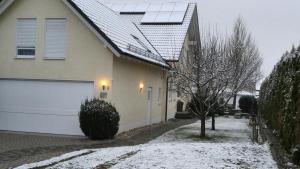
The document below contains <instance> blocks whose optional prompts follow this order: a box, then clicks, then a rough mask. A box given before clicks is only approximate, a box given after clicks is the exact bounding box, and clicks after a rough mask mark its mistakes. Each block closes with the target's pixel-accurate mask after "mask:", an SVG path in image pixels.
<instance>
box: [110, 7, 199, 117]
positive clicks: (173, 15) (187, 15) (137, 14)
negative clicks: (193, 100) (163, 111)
mask: <svg viewBox="0 0 300 169" xmlns="http://www.w3.org/2000/svg"><path fill="white" fill-rule="evenodd" d="M105 5H106V6H108V7H109V8H111V9H112V10H113V11H115V12H117V13H119V14H120V16H121V17H122V18H124V19H128V20H130V21H132V22H133V23H134V24H135V25H136V26H137V27H138V28H139V30H141V32H142V33H143V35H145V37H146V38H147V39H148V40H149V42H150V43H151V44H152V45H153V46H154V48H155V49H156V50H157V51H158V52H159V53H160V54H161V56H162V57H163V58H164V60H166V61H167V62H168V63H169V64H170V65H171V66H172V65H173V64H179V63H178V62H180V61H181V60H180V59H182V58H183V57H188V56H189V55H191V54H192V51H194V47H196V46H195V45H197V43H198V42H199V40H200V39H199V38H200V35H199V25H198V13H197V6H196V4H194V3H189V4H188V3H183V2H182V3H178V2H177V3H172V2H169V3H157V2H156V3H147V2H143V3H124V2H114V3H105ZM168 84H169V87H168V89H169V92H168V94H169V95H168V102H167V104H168V113H167V114H168V117H167V118H168V119H169V118H174V116H175V113H176V111H177V108H176V105H177V100H178V99H181V98H180V92H178V91H177V87H176V85H174V84H173V83H172V80H171V79H170V80H169V83H168ZM181 100H182V99H181Z"/></svg>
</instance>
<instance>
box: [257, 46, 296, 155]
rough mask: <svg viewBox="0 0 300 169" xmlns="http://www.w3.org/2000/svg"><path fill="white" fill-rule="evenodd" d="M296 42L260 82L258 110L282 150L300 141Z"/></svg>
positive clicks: (288, 148)
mask: <svg viewBox="0 0 300 169" xmlns="http://www.w3.org/2000/svg"><path fill="white" fill-rule="evenodd" d="M299 103H300V46H299V47H298V48H297V50H295V49H293V50H292V51H291V52H287V53H285V54H284V55H283V56H282V58H281V60H280V62H279V63H278V64H277V65H276V66H275V67H274V69H273V71H272V73H271V74H270V75H269V77H267V78H266V79H265V81H264V82H263V83H262V85H261V89H260V96H259V110H260V112H261V113H262V115H263V116H264V118H265V119H267V120H268V121H269V123H270V125H271V127H273V128H274V129H276V130H278V131H279V137H280V139H281V140H280V141H281V143H282V145H283V146H284V147H285V149H286V150H288V151H289V150H290V149H291V148H292V147H293V146H295V145H297V144H300V137H299V130H298V129H299V128H300V123H299V121H300V116H299V115H298V113H299V110H300V104H299Z"/></svg>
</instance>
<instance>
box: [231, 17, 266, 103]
mask: <svg viewBox="0 0 300 169" xmlns="http://www.w3.org/2000/svg"><path fill="white" fill-rule="evenodd" d="M228 45H229V46H228V47H229V53H228V54H229V57H230V62H231V63H232V65H231V66H230V67H232V71H231V73H230V77H231V86H230V89H231V92H232V93H233V98H234V99H233V108H235V107H236V101H237V100H236V96H237V93H238V92H239V91H241V90H255V84H256V83H257V81H258V80H259V79H261V77H262V75H261V71H260V67H261V65H262V58H261V57H260V55H259V51H258V48H257V46H256V44H255V42H254V40H253V38H252V36H251V34H250V33H248V31H247V29H246V26H245V24H244V21H243V19H242V18H241V17H239V18H238V19H237V20H236V22H235V24H234V30H233V33H232V35H231V37H230V39H229V42H228Z"/></svg>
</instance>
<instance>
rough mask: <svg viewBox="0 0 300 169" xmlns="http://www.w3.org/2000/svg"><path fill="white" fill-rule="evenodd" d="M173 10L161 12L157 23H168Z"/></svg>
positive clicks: (156, 20)
mask: <svg viewBox="0 0 300 169" xmlns="http://www.w3.org/2000/svg"><path fill="white" fill-rule="evenodd" d="M171 14H172V12H159V13H158V15H157V17H156V19H155V23H166V22H168V21H169V19H170V16H171Z"/></svg>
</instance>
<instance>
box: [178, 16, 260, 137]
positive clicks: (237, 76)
mask: <svg viewBox="0 0 300 169" xmlns="http://www.w3.org/2000/svg"><path fill="white" fill-rule="evenodd" d="M216 32H217V31H216ZM261 64H262V59H261V58H260V56H259V52H258V49H257V47H256V45H255V43H254V40H253V39H252V37H251V35H250V34H248V33H247V29H246V27H245V25H244V24H243V20H242V18H238V19H237V21H236V23H235V26H234V31H233V34H232V36H231V37H230V38H227V39H225V38H221V36H220V34H218V33H214V34H212V33H203V34H202V36H201V38H200V40H199V43H196V45H194V46H193V47H191V48H190V49H189V55H188V56H187V57H181V58H180V60H179V62H178V63H173V65H172V68H173V82H175V84H176V85H177V88H178V90H179V92H180V93H181V94H182V95H183V96H184V98H185V99H186V100H188V101H189V102H190V111H191V112H192V113H193V114H195V115H196V117H198V118H199V119H200V121H201V133H200V136H201V137H205V120H206V117H207V115H208V114H211V115H212V129H213V130H214V129H215V119H214V112H215V111H216V110H217V109H219V108H221V107H224V106H225V105H227V103H228V101H229V99H230V98H232V97H233V96H235V98H236V94H237V93H238V92H239V91H241V90H244V89H249V88H253V86H255V84H256V82H257V81H258V80H259V79H260V78H261V72H260V67H261ZM220 99H225V100H223V101H222V102H220ZM235 100H236V99H235ZM235 102H236V101H235Z"/></svg>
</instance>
